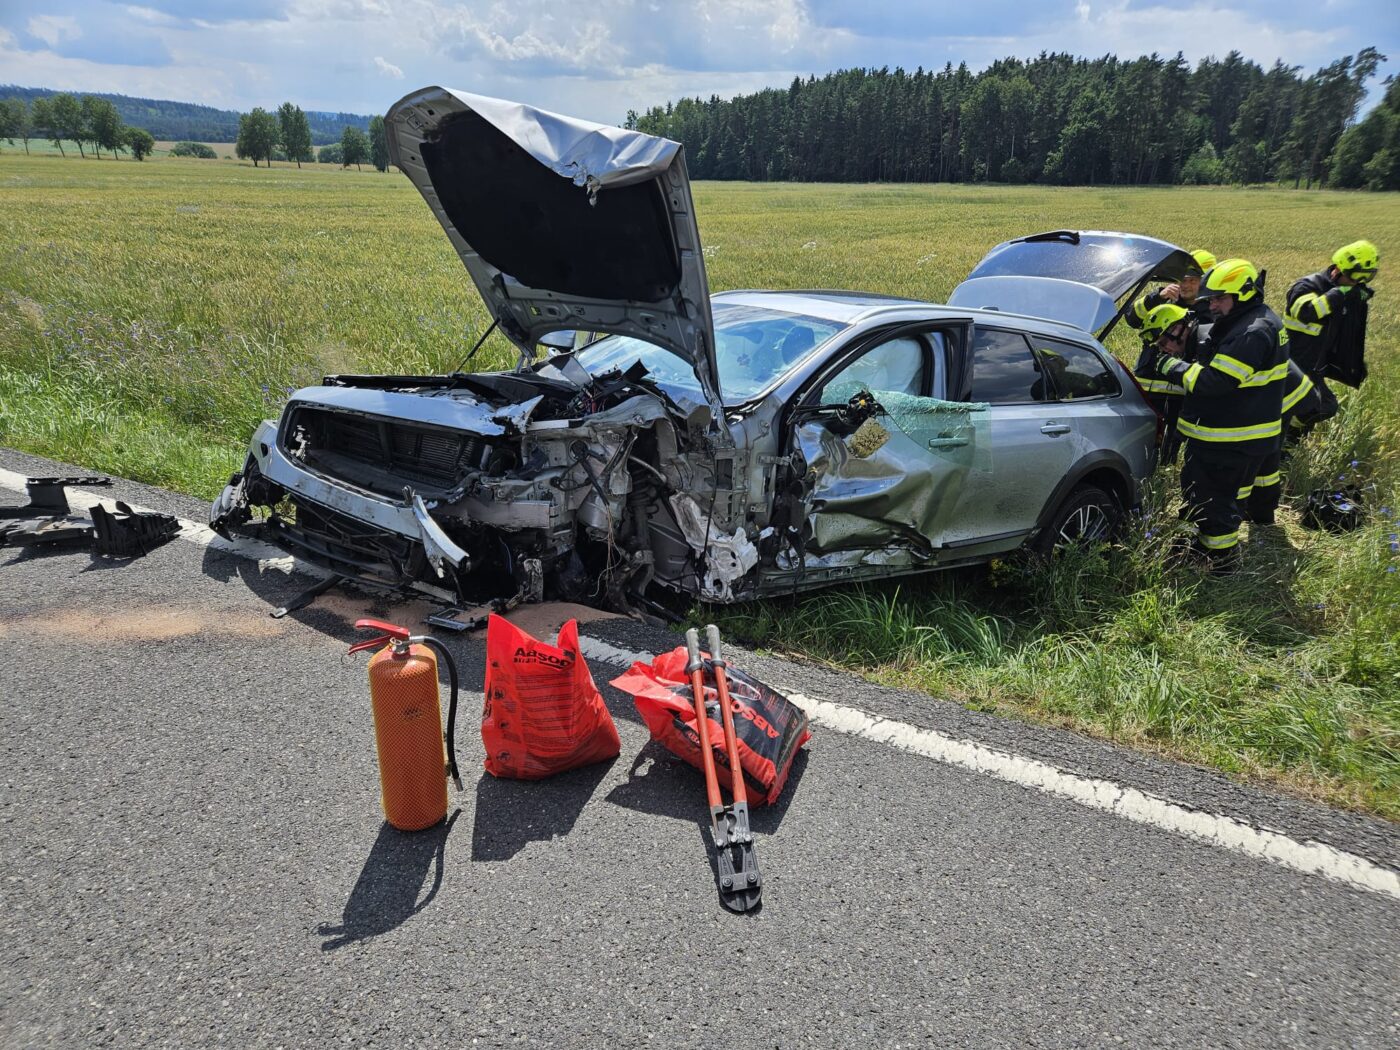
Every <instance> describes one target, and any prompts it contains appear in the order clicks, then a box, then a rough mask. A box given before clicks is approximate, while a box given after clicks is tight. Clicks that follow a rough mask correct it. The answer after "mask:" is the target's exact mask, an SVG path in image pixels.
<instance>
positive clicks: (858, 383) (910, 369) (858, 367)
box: [822, 336, 928, 403]
mask: <svg viewBox="0 0 1400 1050" xmlns="http://www.w3.org/2000/svg"><path fill="white" fill-rule="evenodd" d="M927 359H928V353H927V347H926V344H925V342H924V340H923V338H922V337H920V336H900V337H899V338H897V339H890V340H888V341H887V342H883V343H881V344H880V345H879V346H875V347H871V348H870V349H869V350H867V351H866V352H865V353H863V354H861V356H860V357H858V358H856V359H855V360H854V361H852V362H851V363H850V364H848V365H847V366H846V367H845V368H843V369H841V371H839V372H837V373H836V375H834V376H832V377H831V378H830V379H829V380H827V383H826V386H825V387H824V388H823V390H822V401H823V402H824V403H834V402H835V401H841V402H844V401H846V400H847V399H848V398H849V397H850V393H847V394H846V396H845V397H842V396H840V394H841V392H842V391H857V390H867V391H870V392H871V393H874V394H876V396H877V397H878V396H879V393H880V392H890V393H896V394H912V395H914V396H918V395H920V394H922V393H923V392H924V390H925V389H927V386H926V382H925V377H926V376H927V374H928V360H927Z"/></svg>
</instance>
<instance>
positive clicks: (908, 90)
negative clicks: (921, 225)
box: [627, 48, 1400, 190]
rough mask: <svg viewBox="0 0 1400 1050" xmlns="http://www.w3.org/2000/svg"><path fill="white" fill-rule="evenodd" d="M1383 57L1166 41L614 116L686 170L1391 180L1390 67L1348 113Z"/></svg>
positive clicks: (837, 175)
mask: <svg viewBox="0 0 1400 1050" xmlns="http://www.w3.org/2000/svg"><path fill="white" fill-rule="evenodd" d="M1384 61H1385V56H1384V55H1381V54H1380V53H1379V52H1377V51H1376V49H1375V48H1366V49H1364V50H1362V51H1361V52H1359V53H1358V54H1356V55H1354V56H1348V57H1344V58H1339V59H1337V60H1336V61H1335V62H1332V63H1331V64H1330V65H1328V66H1326V67H1325V68H1322V69H1319V70H1317V71H1315V72H1313V73H1311V74H1305V73H1304V72H1303V70H1302V69H1301V68H1300V67H1298V66H1289V65H1285V64H1284V63H1283V62H1282V61H1278V62H1275V63H1274V65H1273V67H1272V68H1271V69H1267V70H1266V69H1264V68H1263V67H1261V66H1259V65H1258V64H1256V63H1254V62H1252V61H1248V60H1246V59H1245V58H1244V57H1243V56H1241V55H1240V54H1239V53H1238V52H1235V51H1232V52H1230V53H1229V54H1228V55H1226V56H1225V57H1224V59H1219V60H1217V59H1214V58H1208V59H1204V60H1203V61H1201V62H1200V63H1198V64H1197V65H1196V66H1195V68H1194V69H1193V68H1192V67H1191V65H1190V64H1189V63H1188V62H1187V61H1186V60H1185V58H1184V57H1183V56H1182V55H1181V54H1180V53H1178V54H1177V55H1176V56H1175V57H1174V58H1163V57H1161V56H1159V55H1156V54H1153V55H1150V56H1147V57H1143V58H1136V59H1132V60H1129V61H1125V60H1121V59H1118V58H1116V57H1114V56H1112V55H1108V56H1105V57H1103V58H1094V59H1084V58H1075V57H1074V56H1072V55H1067V54H1046V53H1042V54H1041V55H1040V56H1039V57H1038V58H1035V59H1032V60H1030V61H1022V60H1020V59H1015V58H1008V59H1003V60H1001V61H998V62H995V63H993V64H992V65H991V66H990V67H988V68H987V69H985V70H983V71H982V72H980V73H975V74H974V73H972V72H970V71H969V70H968V68H967V66H966V65H965V64H964V65H959V66H957V67H954V66H953V65H951V64H949V65H947V66H945V67H944V68H943V69H941V70H939V71H937V72H933V71H929V70H924V69H917V70H915V71H914V72H912V73H909V72H906V71H905V70H903V69H893V70H891V69H888V68H883V69H847V70H841V71H840V72H836V73H831V74H828V75H826V76H823V77H820V78H818V77H808V78H807V79H806V80H803V79H801V78H798V79H794V80H793V82H792V84H791V85H790V86H788V87H787V88H778V89H768V90H764V91H759V92H757V93H755V94H752V95H742V96H738V97H736V98H733V99H729V100H721V99H720V98H718V97H717V96H712V97H711V98H709V99H708V100H704V99H699V98H685V99H681V100H680V101H679V102H675V103H668V104H667V105H665V106H657V107H655V108H653V109H650V110H648V111H647V112H646V113H643V114H640V115H639V114H637V113H635V112H632V113H629V114H628V118H627V126H628V127H634V128H638V129H640V130H642V131H647V132H651V133H653V134H658V135H665V136H666V137H668V138H673V139H677V140H678V141H680V142H681V143H682V144H683V145H684V146H685V150H686V157H687V160H688V163H689V166H690V173H691V175H692V176H693V177H694V178H699V179H752V180H759V181H768V180H791V181H804V182H805V181H811V182H1011V183H1023V182H1039V183H1048V184H1056V185H1083V184H1114V185H1143V184H1153V183H1221V182H1234V183H1261V182H1284V183H1288V184H1292V185H1297V186H1306V187H1309V188H1311V187H1315V186H1319V185H1327V186H1337V187H1365V188H1369V189H1378V190H1379V189H1400V82H1396V81H1395V80H1394V78H1390V79H1389V80H1388V81H1387V82H1386V92H1385V96H1384V98H1383V100H1382V101H1381V102H1380V103H1379V104H1378V105H1376V106H1375V107H1374V108H1373V109H1372V111H1371V112H1370V113H1368V114H1367V116H1366V118H1365V120H1363V121H1361V122H1360V123H1359V124H1358V123H1354V121H1355V118H1356V116H1357V112H1358V109H1359V107H1360V105H1361V103H1362V101H1363V99H1364V98H1365V96H1366V90H1367V85H1368V82H1369V81H1370V80H1371V79H1373V78H1374V77H1375V75H1376V70H1377V67H1378V66H1379V64H1380V63H1381V62H1384Z"/></svg>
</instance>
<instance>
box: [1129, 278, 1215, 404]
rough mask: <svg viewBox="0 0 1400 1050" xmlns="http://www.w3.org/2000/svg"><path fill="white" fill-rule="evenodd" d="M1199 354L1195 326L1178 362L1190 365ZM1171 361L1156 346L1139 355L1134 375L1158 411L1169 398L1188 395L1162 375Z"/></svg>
mask: <svg viewBox="0 0 1400 1050" xmlns="http://www.w3.org/2000/svg"><path fill="white" fill-rule="evenodd" d="M1139 302H1141V300H1139ZM1140 323H1141V322H1139V324H1140ZM1199 353H1200V344H1199V343H1198V341H1197V339H1196V328H1195V326H1194V325H1193V326H1192V328H1191V334H1190V336H1189V337H1187V340H1186V347H1185V349H1184V350H1183V351H1182V354H1181V357H1180V358H1178V360H1181V361H1185V362H1187V363H1188V364H1190V363H1191V362H1193V361H1195V360H1196V357H1197V355H1198V354H1199ZM1171 360H1172V358H1171V357H1169V356H1168V355H1166V354H1164V353H1162V351H1160V350H1158V349H1157V348H1156V347H1155V346H1144V347H1143V348H1142V353H1141V354H1139V355H1138V359H1137V366H1136V367H1135V368H1134V369H1133V375H1135V376H1136V377H1137V378H1138V380H1139V382H1140V383H1141V384H1142V389H1143V390H1144V391H1146V392H1147V393H1148V394H1149V395H1150V399H1151V401H1152V403H1153V406H1154V407H1155V408H1158V409H1160V408H1162V406H1163V405H1165V404H1166V403H1167V399H1168V398H1171V399H1173V400H1174V399H1176V398H1179V397H1181V396H1182V395H1183V394H1185V393H1186V388H1185V387H1184V386H1182V385H1181V384H1180V383H1178V382H1175V381H1174V380H1171V379H1167V378H1165V377H1164V376H1163V375H1162V373H1161V368H1162V367H1163V366H1164V365H1165V363H1166V362H1168V361H1171Z"/></svg>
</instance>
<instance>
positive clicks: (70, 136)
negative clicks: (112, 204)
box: [0, 92, 156, 160]
mask: <svg viewBox="0 0 1400 1050" xmlns="http://www.w3.org/2000/svg"><path fill="white" fill-rule="evenodd" d="M0 138H3V139H4V140H5V141H6V142H8V143H9V144H10V145H11V146H13V145H14V144H15V141H16V140H19V141H20V142H23V143H24V152H25V153H28V152H29V142H30V140H31V139H38V140H40V141H43V140H48V141H49V142H52V143H53V144H54V145H55V146H57V147H58V152H59V153H61V154H62V155H64V156H67V155H68V153H67V151H66V150H65V149H64V148H63V143H64V142H72V143H74V144H75V145H76V146H77V147H78V156H80V157H84V158H85V157H86V156H87V150H86V149H85V148H84V146H87V147H91V149H92V151H93V153H94V154H95V155H96V156H99V157H100V156H101V155H102V151H103V150H104V149H105V150H108V151H110V152H111V154H112V157H113V158H115V157H116V155H117V154H118V153H126V152H128V151H129V152H130V153H131V155H132V156H133V157H135V158H136V159H137V160H145V159H146V157H147V156H149V155H150V152H151V151H152V150H153V149H155V147H156V140H155V137H154V136H153V135H152V134H151V133H150V132H149V131H147V130H146V129H145V128H134V127H128V126H127V125H126V124H123V123H122V118H121V115H120V114H119V113H118V112H117V107H116V106H114V105H112V103H111V102H110V101H108V100H107V99H105V98H99V97H98V96H96V95H84V96H83V97H82V98H81V99H79V98H77V97H76V96H74V95H70V94H68V93H67V92H59V93H58V94H56V95H50V96H47V97H43V98H36V99H34V100H33V102H28V101H26V100H25V99H22V98H7V99H3V100H0Z"/></svg>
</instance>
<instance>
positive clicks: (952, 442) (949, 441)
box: [928, 437, 967, 448]
mask: <svg viewBox="0 0 1400 1050" xmlns="http://www.w3.org/2000/svg"><path fill="white" fill-rule="evenodd" d="M966 444H967V438H959V437H941V438H929V439H928V447H929V448H957V447H958V446H959V445H966Z"/></svg>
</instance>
